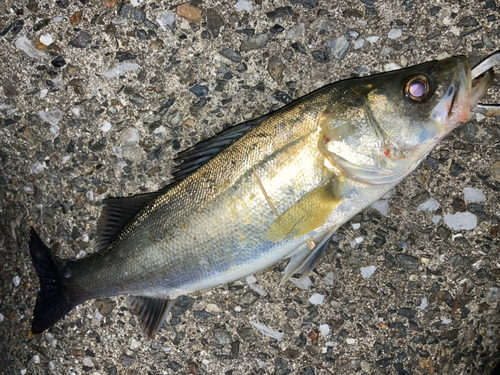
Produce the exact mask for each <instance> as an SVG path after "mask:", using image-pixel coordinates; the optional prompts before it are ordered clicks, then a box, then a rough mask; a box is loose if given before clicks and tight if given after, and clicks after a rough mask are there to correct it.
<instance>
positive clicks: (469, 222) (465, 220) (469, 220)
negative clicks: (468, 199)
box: [444, 212, 477, 230]
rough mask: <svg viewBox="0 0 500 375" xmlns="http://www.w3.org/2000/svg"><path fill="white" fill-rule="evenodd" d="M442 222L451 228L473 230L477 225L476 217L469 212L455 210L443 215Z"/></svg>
mask: <svg viewBox="0 0 500 375" xmlns="http://www.w3.org/2000/svg"><path fill="white" fill-rule="evenodd" d="M444 223H445V224H446V225H447V226H448V227H449V228H450V229H452V230H473V229H474V228H476V227H477V217H476V215H474V214H473V213H471V212H457V213H456V214H446V215H444Z"/></svg>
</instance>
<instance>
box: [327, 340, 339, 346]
mask: <svg viewBox="0 0 500 375" xmlns="http://www.w3.org/2000/svg"><path fill="white" fill-rule="evenodd" d="M325 346H337V344H335V343H334V342H333V341H328V342H326V343H325Z"/></svg>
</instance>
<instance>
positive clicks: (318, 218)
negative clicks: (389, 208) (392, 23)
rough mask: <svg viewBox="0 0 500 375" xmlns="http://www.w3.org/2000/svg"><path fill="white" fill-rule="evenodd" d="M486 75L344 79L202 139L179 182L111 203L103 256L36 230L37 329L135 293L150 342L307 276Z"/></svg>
mask: <svg viewBox="0 0 500 375" xmlns="http://www.w3.org/2000/svg"><path fill="white" fill-rule="evenodd" d="M483 70H484V69H483ZM485 72H486V73H485ZM481 75H482V76H481V77H472V76H471V68H470V66H469V62H468V60H467V59H466V58H465V57H454V58H450V59H446V60H444V61H439V62H430V63H426V64H422V65H418V66H415V67H412V68H408V69H404V70H400V71H395V72H390V73H385V74H381V75H376V76H371V77H365V78H358V79H352V80H346V81H341V82H338V83H335V84H332V85H329V86H326V87H324V88H322V89H320V90H318V91H316V92H314V93H312V94H309V95H308V96H305V97H304V98H301V99H299V100H297V101H296V102H294V103H292V104H291V105H289V106H287V107H285V108H283V109H281V110H279V111H277V112H276V113H274V114H272V115H268V116H266V117H264V118H263V119H262V120H261V121H259V122H258V124H256V125H254V126H249V127H248V129H247V128H245V127H243V128H241V129H240V128H236V130H234V131H229V132H228V133H227V134H225V135H222V136H221V137H219V138H215V139H214V140H210V141H206V142H205V143H202V145H201V146H200V147H199V148H198V149H197V150H196V147H195V152H191V153H190V152H189V151H188V152H184V153H182V154H181V155H180V158H181V159H183V155H184V156H185V160H184V161H185V166H184V167H183V166H182V165H181V170H180V172H178V173H177V176H178V177H179V178H178V180H179V181H177V182H176V183H173V184H172V185H171V186H168V187H167V188H166V189H163V190H161V191H160V192H158V193H152V194H148V195H144V196H138V197H131V198H115V199H110V200H108V201H107V202H105V208H104V212H103V219H102V221H101V224H100V231H99V236H100V245H99V249H98V251H97V252H95V253H94V254H92V255H90V256H88V257H86V258H83V259H80V260H69V261H63V260H60V259H57V258H55V257H54V256H53V255H51V254H49V253H50V250H48V249H47V248H46V247H45V245H43V243H42V242H41V240H40V239H39V238H38V236H37V235H36V233H34V231H33V232H32V239H31V241H30V249H31V254H32V257H33V263H34V265H35V268H36V270H37V272H38V274H39V276H40V278H41V284H42V287H41V291H40V293H39V301H38V302H37V307H35V318H34V323H33V329H32V331H33V332H34V333H38V332H41V331H43V330H44V329H47V328H49V327H50V326H51V325H53V324H54V323H55V322H56V321H57V320H58V319H60V318H62V317H63V316H64V315H65V314H66V313H67V312H68V311H70V310H71V308H73V307H74V306H76V305H78V304H80V303H83V302H84V301H86V300H89V299H95V298H103V297H108V296H114V295H120V294H129V295H131V296H132V298H131V307H132V309H133V311H134V312H135V313H136V314H139V315H140V316H141V325H142V326H143V328H145V329H146V331H147V332H148V333H149V335H150V336H152V337H153V336H154V335H155V334H156V333H157V331H158V330H159V327H160V326H161V323H162V322H163V320H164V319H165V318H166V316H167V314H168V311H169V309H170V307H171V304H172V302H171V301H172V300H174V299H175V298H177V297H178V296H179V295H182V294H186V293H192V292H195V291H199V290H203V289H207V288H211V287H214V286H217V285H221V284H224V283H228V282H231V281H234V280H238V279H241V278H243V277H245V276H248V275H251V274H254V273H256V272H259V271H261V270H263V269H265V268H267V267H269V266H271V265H272V264H274V263H276V262H277V261H279V260H280V259H284V258H290V263H289V264H288V266H287V269H286V270H285V275H284V280H286V279H288V278H289V277H290V276H291V275H293V274H295V273H299V274H302V275H303V276H305V275H307V273H308V272H310V270H311V269H312V268H313V266H314V264H315V263H316V261H317V260H318V259H319V257H320V256H321V254H322V252H323V251H324V249H325V248H326V245H327V244H328V240H329V238H330V236H331V235H332V234H333V233H334V231H335V230H336V229H337V228H338V227H339V226H340V225H342V224H343V223H345V222H346V221H348V220H349V219H350V218H352V217H353V216H354V215H355V214H356V213H358V212H359V211H361V210H363V209H364V208H366V207H368V206H369V205H371V204H372V203H373V202H375V201H377V200H378V199H380V198H381V197H382V196H383V195H385V194H386V193H387V192H388V191H389V190H391V189H392V188H393V187H394V186H395V185H396V184H397V183H398V182H399V181H401V180H402V179H403V178H404V177H405V176H407V175H408V174H409V173H410V172H411V171H412V170H413V169H415V168H416V167H417V166H418V164H419V163H420V162H421V160H422V159H423V158H424V157H425V156H426V155H427V154H428V153H429V152H430V150H431V149H432V148H433V147H434V146H435V145H436V144H437V143H438V142H439V141H440V140H441V139H442V138H443V137H444V136H445V135H446V134H448V133H449V132H450V131H451V130H452V129H453V128H454V127H455V126H456V124H457V123H458V122H460V121H464V120H467V119H468V118H469V113H470V110H471V109H474V108H475V107H476V104H477V100H479V98H480V97H481V96H482V95H483V94H484V92H485V91H486V89H487V88H488V86H489V84H490V83H491V79H490V78H491V76H492V72H491V69H486V70H484V71H481ZM485 77H486V78H485ZM472 78H475V79H476V84H475V85H472ZM471 97H472V98H473V99H472V100H474V101H475V102H474V103H472V102H471ZM212 154H215V155H212ZM206 156H208V157H206ZM197 158H199V159H201V160H202V161H203V163H201V161H200V162H198V160H197ZM206 159H208V161H207V160H206ZM182 168H184V170H183V169H182ZM191 171H192V172H191ZM51 262H52V263H51ZM42 263H43V264H42ZM47 264H49V265H48V266H47ZM51 264H52V265H51ZM47 275H48V276H50V277H47ZM44 278H45V279H50V280H52V281H50V282H49V283H48V284H47V283H45V286H44V280H45V279H44ZM45 281H46V280H45ZM49 292H50V295H49V294H48V293H49ZM56 307H57V309H56ZM54 310H57V314H56V313H55V312H54ZM51 311H52V315H51V318H50V319H49V318H48V315H50V314H49V312H51Z"/></svg>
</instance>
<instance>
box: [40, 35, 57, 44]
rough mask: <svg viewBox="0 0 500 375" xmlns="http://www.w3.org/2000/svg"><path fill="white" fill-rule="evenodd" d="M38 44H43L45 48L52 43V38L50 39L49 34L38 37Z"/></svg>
mask: <svg viewBox="0 0 500 375" xmlns="http://www.w3.org/2000/svg"><path fill="white" fill-rule="evenodd" d="M39 40H40V42H41V43H43V44H45V45H46V46H48V45H50V44H52V42H53V41H54V38H52V36H51V35H50V34H43V35H40V39H39Z"/></svg>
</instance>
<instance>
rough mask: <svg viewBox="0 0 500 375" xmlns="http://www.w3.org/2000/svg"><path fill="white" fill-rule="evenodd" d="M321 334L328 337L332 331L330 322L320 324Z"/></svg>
mask: <svg viewBox="0 0 500 375" xmlns="http://www.w3.org/2000/svg"><path fill="white" fill-rule="evenodd" d="M319 331H320V333H321V336H323V337H326V336H327V335H328V334H329V333H330V326H329V325H328V324H321V325H320V326H319Z"/></svg>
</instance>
